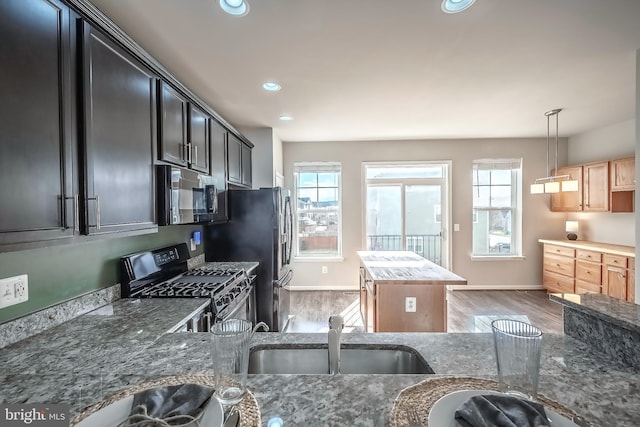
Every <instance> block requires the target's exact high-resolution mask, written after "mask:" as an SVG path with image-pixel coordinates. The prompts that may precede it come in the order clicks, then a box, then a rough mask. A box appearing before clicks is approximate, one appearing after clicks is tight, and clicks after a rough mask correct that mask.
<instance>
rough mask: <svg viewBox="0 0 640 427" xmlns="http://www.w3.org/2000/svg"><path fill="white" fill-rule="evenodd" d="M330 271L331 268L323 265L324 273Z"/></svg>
mask: <svg viewBox="0 0 640 427" xmlns="http://www.w3.org/2000/svg"><path fill="white" fill-rule="evenodd" d="M328 272H329V268H327V266H326V265H323V266H322V274H327V273H328Z"/></svg>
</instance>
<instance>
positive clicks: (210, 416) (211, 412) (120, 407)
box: [76, 395, 224, 427]
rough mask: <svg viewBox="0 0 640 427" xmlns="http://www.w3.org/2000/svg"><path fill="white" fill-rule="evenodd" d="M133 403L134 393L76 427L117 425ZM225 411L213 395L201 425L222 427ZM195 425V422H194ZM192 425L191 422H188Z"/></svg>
mask: <svg viewBox="0 0 640 427" xmlns="http://www.w3.org/2000/svg"><path fill="white" fill-rule="evenodd" d="M132 403H133V395H131V396H127V397H125V398H124V399H120V400H118V401H117V402H114V403H112V404H111V405H109V406H105V407H104V408H102V409H100V410H99V411H98V412H95V413H93V414H91V415H89V416H88V417H87V418H85V419H84V420H82V421H80V422H79V423H78V424H76V427H116V426H117V425H118V424H120V423H121V422H122V421H124V420H125V419H126V418H127V417H128V416H129V414H130V413H131V404H132ZM223 417H224V412H223V411H222V405H221V404H220V401H219V400H218V399H216V398H215V397H214V396H211V399H209V403H208V404H207V407H206V408H205V410H204V414H203V415H202V419H201V421H200V425H201V426H207V427H222V421H223ZM192 424H193V425H194V426H195V425H196V424H195V423H192ZM188 425H189V426H191V424H188Z"/></svg>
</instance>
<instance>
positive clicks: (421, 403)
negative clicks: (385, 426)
mask: <svg viewBox="0 0 640 427" xmlns="http://www.w3.org/2000/svg"><path fill="white" fill-rule="evenodd" d="M459 390H496V391H499V387H498V383H497V382H496V381H493V380H488V379H484V378H473V377H444V378H433V379H428V380H424V381H422V382H420V383H418V384H415V385H412V386H409V387H407V388H405V389H404V390H402V391H401V392H400V394H398V397H396V400H395V401H394V402H393V408H391V416H390V417H389V418H390V426H391V427H409V426H410V425H412V424H410V423H409V415H408V411H409V408H412V410H414V411H415V412H416V414H417V415H418V416H419V417H420V420H421V422H422V423H421V424H420V425H422V426H428V419H429V411H430V410H431V407H432V406H433V404H434V403H436V401H438V399H440V398H441V397H442V396H445V395H447V394H449V393H451V392H454V391H459ZM538 401H539V402H540V403H542V404H543V405H544V406H545V407H548V408H551V409H553V410H554V411H556V412H557V413H559V414H560V415H563V416H565V417H568V418H569V419H571V418H573V417H575V416H576V414H575V412H573V411H572V410H571V409H569V408H567V407H566V406H563V405H561V404H560V403H558V402H555V401H553V400H551V399H548V398H546V397H544V396H542V395H540V394H538ZM431 427H439V426H431Z"/></svg>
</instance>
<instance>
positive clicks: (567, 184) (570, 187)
mask: <svg viewBox="0 0 640 427" xmlns="http://www.w3.org/2000/svg"><path fill="white" fill-rule="evenodd" d="M568 191H578V181H577V180H575V179H568V180H566V181H562V192H568Z"/></svg>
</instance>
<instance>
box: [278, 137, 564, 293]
mask: <svg viewBox="0 0 640 427" xmlns="http://www.w3.org/2000/svg"><path fill="white" fill-rule="evenodd" d="M546 148H547V145H546V139H539V138H537V139H516V140H511V139H477V140H422V141H366V142H365V141H363V142H284V171H285V185H286V186H288V187H290V188H293V173H292V165H293V163H294V162H296V161H340V162H342V171H343V177H342V183H343V191H342V202H343V206H342V219H343V225H342V233H343V240H342V247H343V256H344V260H343V261H341V262H332V263H328V262H302V261H298V260H294V263H293V269H294V279H293V283H292V285H293V286H294V288H295V289H300V288H307V289H308V288H315V289H340V288H342V289H344V288H357V286H358V266H359V261H358V258H357V254H356V251H358V250H362V249H363V248H364V236H363V234H364V231H363V228H364V227H363V194H362V176H361V171H362V163H363V162H367V161H420V160H436V161H447V160H451V161H452V171H451V183H450V184H451V190H452V206H451V223H452V224H454V223H457V224H460V227H461V229H460V231H459V232H453V233H451V235H452V248H453V256H452V263H451V270H453V271H454V272H455V273H457V274H459V275H461V276H463V277H465V278H466V279H467V280H468V281H469V284H470V285H477V286H480V287H501V288H507V287H515V288H521V289H524V288H540V287H541V280H542V279H541V276H542V248H541V246H540V244H539V243H538V239H539V238H552V239H558V238H564V220H565V217H564V215H557V214H554V213H552V212H550V210H549V197H548V196H546V195H530V194H529V192H528V188H529V184H531V183H533V181H534V179H535V178H539V177H544V176H547V175H548V171H547V170H546ZM566 153H567V141H566V139H562V140H561V148H560V157H561V160H560V161H564V162H566ZM513 157H522V158H523V159H524V161H523V193H524V194H523V239H522V240H523V253H524V256H525V259H524V260H510V261H507V260H502V261H472V260H471V259H470V253H471V211H472V209H471V208H472V190H471V178H472V175H471V174H472V172H471V167H472V161H473V160H474V159H481V158H513ZM322 265H327V266H328V270H329V273H328V274H321V266H322Z"/></svg>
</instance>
